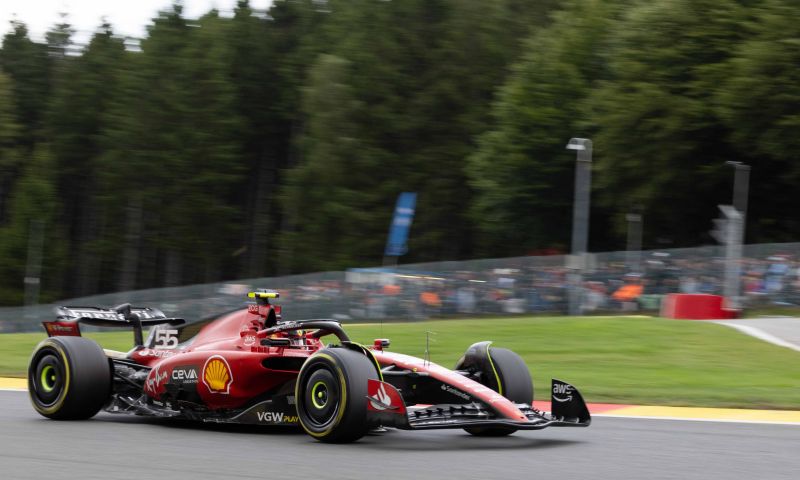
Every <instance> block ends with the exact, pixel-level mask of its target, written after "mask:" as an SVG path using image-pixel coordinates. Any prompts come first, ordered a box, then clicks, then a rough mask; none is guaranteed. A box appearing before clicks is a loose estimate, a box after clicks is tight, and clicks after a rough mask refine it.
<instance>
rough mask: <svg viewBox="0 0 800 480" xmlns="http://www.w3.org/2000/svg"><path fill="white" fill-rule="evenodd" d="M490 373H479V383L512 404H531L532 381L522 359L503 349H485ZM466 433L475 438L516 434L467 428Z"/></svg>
mask: <svg viewBox="0 0 800 480" xmlns="http://www.w3.org/2000/svg"><path fill="white" fill-rule="evenodd" d="M487 350H488V354H489V358H490V359H491V365H492V366H493V367H494V368H493V370H494V371H491V372H481V373H482V375H481V379H482V381H481V383H482V384H483V385H485V386H487V387H489V388H491V389H492V390H494V391H496V392H498V393H499V394H501V395H503V396H504V397H506V398H507V399H509V400H511V401H512V402H514V403H527V404H532V403H533V380H532V379H531V372H530V371H529V370H528V366H527V365H525V362H524V361H523V360H522V357H520V356H519V355H517V354H516V353H514V352H512V351H511V350H508V349H505V348H489V347H487ZM464 430H466V431H467V432H468V433H470V434H472V435H475V436H477V437H504V436H506V435H511V434H512V433H514V432H516V431H517V429H516V428H510V427H469V428H465V429H464Z"/></svg>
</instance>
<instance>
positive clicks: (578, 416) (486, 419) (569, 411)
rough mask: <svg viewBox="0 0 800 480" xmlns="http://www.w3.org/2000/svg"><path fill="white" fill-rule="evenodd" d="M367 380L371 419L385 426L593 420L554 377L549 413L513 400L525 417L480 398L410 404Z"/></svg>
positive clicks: (529, 426) (530, 425)
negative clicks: (513, 415)
mask: <svg viewBox="0 0 800 480" xmlns="http://www.w3.org/2000/svg"><path fill="white" fill-rule="evenodd" d="M369 382H370V384H369V392H370V394H369V395H368V397H367V399H368V400H369V401H368V405H367V410H368V416H369V418H370V420H371V421H373V422H376V423H378V424H380V425H383V426H385V427H395V428H400V429H405V430H430V429H444V428H468V427H507V428H513V429H517V430H539V429H542V428H547V427H588V426H589V425H590V424H591V422H592V418H591V414H590V413H589V409H588V408H587V407H586V403H585V402H584V400H583V397H582V396H581V394H580V392H578V390H577V389H576V388H575V387H573V386H572V385H570V384H568V383H566V382H562V381H560V380H556V379H553V383H552V385H553V388H552V394H551V409H550V412H549V413H546V412H542V411H540V410H537V409H535V408H533V406H531V405H528V404H515V405H516V407H517V408H518V409H519V411H520V412H521V413H522V414H523V416H524V417H525V418H524V419H522V418H506V417H503V416H502V415H500V414H499V413H498V412H496V411H494V410H493V409H492V408H491V407H490V406H487V405H485V404H484V403H482V402H471V403H467V404H440V405H429V406H422V407H415V408H409V407H407V406H406V405H405V403H403V400H402V396H401V395H400V393H399V392H398V391H397V389H395V388H394V387H393V386H392V385H391V384H389V383H385V382H380V381H378V380H370V381H369Z"/></svg>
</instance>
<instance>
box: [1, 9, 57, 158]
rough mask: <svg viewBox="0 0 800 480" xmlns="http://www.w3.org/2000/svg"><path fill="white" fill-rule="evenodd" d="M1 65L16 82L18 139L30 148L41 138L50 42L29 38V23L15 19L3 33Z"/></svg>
mask: <svg viewBox="0 0 800 480" xmlns="http://www.w3.org/2000/svg"><path fill="white" fill-rule="evenodd" d="M0 68H2V70H3V72H4V73H5V74H6V75H8V76H9V77H10V78H11V80H12V82H13V91H14V101H15V104H16V111H17V118H18V121H19V124H20V126H21V127H22V130H21V132H20V137H19V142H20V144H21V145H23V146H25V147H26V148H28V149H29V150H30V149H32V148H33V144H34V143H36V141H37V140H38V139H39V133H40V129H41V127H42V117H43V115H44V112H45V110H46V108H47V98H48V93H49V85H50V71H49V68H50V67H49V60H48V57H47V45H43V44H39V43H36V42H33V41H32V40H31V39H30V38H28V27H26V26H25V24H24V23H22V22H18V21H16V20H14V21H12V22H11V31H9V32H8V33H6V35H5V36H4V37H3V46H2V49H0Z"/></svg>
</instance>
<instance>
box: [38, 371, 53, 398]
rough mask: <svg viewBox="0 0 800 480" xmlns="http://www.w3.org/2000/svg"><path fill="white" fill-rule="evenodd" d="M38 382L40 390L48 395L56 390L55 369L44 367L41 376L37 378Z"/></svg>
mask: <svg viewBox="0 0 800 480" xmlns="http://www.w3.org/2000/svg"><path fill="white" fill-rule="evenodd" d="M39 381H40V382H41V383H42V389H43V390H44V391H45V392H47V393H50V392H52V391H53V390H55V388H56V368H55V367H54V366H52V365H45V367H44V368H43V369H42V374H41V376H40V377H39Z"/></svg>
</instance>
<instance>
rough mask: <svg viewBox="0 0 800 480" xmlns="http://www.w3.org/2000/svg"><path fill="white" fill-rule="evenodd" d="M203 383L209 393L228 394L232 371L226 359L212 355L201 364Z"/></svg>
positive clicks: (231, 381)
mask: <svg viewBox="0 0 800 480" xmlns="http://www.w3.org/2000/svg"><path fill="white" fill-rule="evenodd" d="M203 383H204V384H205V386H206V387H208V390H209V391H210V392H211V393H221V394H225V395H227V394H229V393H230V392H231V384H232V383H233V372H232V371H231V367H230V365H228V361H227V360H225V359H224V358H223V357H221V356H219V355H213V356H211V357H209V358H208V360H206V364H205V365H204V366H203Z"/></svg>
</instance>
